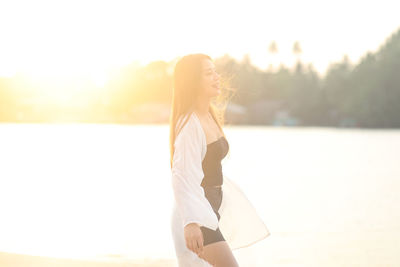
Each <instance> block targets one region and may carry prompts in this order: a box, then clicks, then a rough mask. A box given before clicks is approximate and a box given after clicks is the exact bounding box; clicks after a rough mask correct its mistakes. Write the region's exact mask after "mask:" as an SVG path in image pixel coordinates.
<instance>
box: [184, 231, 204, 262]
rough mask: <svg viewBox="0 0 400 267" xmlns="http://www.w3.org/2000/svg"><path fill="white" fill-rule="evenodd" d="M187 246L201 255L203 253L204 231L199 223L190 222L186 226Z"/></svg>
mask: <svg viewBox="0 0 400 267" xmlns="http://www.w3.org/2000/svg"><path fill="white" fill-rule="evenodd" d="M184 235H185V240H186V247H187V248H188V249H190V250H191V251H193V252H194V253H196V254H197V255H201V254H202V253H203V233H202V232H201V230H200V226H199V225H198V224H197V223H189V224H187V225H186V226H185V228H184Z"/></svg>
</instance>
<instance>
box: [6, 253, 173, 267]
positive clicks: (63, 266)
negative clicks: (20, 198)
mask: <svg viewBox="0 0 400 267" xmlns="http://www.w3.org/2000/svg"><path fill="white" fill-rule="evenodd" d="M0 266H1V267H54V266H57V267H67V266H68V267H69V266H73V267H78V266H79V267H80V266H82V267H95V266H96V267H128V266H129V267H139V266H143V267H161V266H162V267H176V266H177V264H176V260H174V259H154V260H150V259H144V260H130V259H121V258H115V259H114V258H105V259H93V260H87V259H85V260H82V259H66V258H54V257H43V256H31V255H22V254H14V253H5V252H0Z"/></svg>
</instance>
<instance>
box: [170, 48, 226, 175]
mask: <svg viewBox="0 0 400 267" xmlns="http://www.w3.org/2000/svg"><path fill="white" fill-rule="evenodd" d="M205 59H209V60H212V59H211V57H210V56H208V55H205V54H201V53H198V54H189V55H186V56H184V57H182V58H181V59H180V60H179V61H178V62H177V63H176V65H175V69H174V80H173V81H174V88H173V97H172V105H171V113H170V118H169V126H170V142H169V145H170V155H171V158H170V163H171V168H172V160H173V157H174V143H175V138H176V136H177V135H178V133H179V131H180V130H181V129H182V127H183V126H184V125H185V124H186V122H187V120H188V119H189V116H187V119H186V120H185V121H184V122H182V123H181V124H180V125H179V126H180V128H179V129H177V131H176V132H175V128H176V124H177V121H178V119H179V118H180V117H181V116H184V115H187V114H191V113H192V112H193V111H194V107H195V103H196V100H197V98H198V96H199V93H200V90H201V88H200V85H201V79H202V61H203V60H205ZM220 81H221V86H220V88H221V94H220V95H218V96H217V97H216V103H215V104H214V103H212V102H211V103H210V108H209V112H210V114H211V115H212V117H213V118H214V120H215V122H216V123H217V125H218V127H219V129H220V130H221V132H222V134H223V135H224V136H225V133H224V131H223V129H222V127H223V125H224V120H225V109H226V104H227V103H225V104H224V102H227V101H226V99H227V97H226V95H225V91H226V89H228V91H229V89H230V88H227V86H226V84H227V81H226V80H225V79H224V77H221V79H220Z"/></svg>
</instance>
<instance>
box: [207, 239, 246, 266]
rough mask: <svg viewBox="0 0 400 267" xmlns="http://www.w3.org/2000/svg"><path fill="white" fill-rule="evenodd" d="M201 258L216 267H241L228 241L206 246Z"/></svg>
mask: <svg viewBox="0 0 400 267" xmlns="http://www.w3.org/2000/svg"><path fill="white" fill-rule="evenodd" d="M200 257H201V258H203V259H204V260H206V261H208V262H209V263H210V264H212V265H213V266H216V267H239V264H238V263H237V262H236V259H235V257H234V256H233V253H232V250H231V248H230V247H229V246H228V243H226V241H218V242H215V243H211V244H208V245H206V246H204V247H203V253H202V254H200Z"/></svg>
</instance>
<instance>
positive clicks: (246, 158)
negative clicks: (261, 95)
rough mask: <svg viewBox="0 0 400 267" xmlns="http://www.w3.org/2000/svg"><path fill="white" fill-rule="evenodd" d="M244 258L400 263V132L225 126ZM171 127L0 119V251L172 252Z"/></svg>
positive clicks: (269, 262) (253, 262)
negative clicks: (252, 215) (248, 231)
mask: <svg viewBox="0 0 400 267" xmlns="http://www.w3.org/2000/svg"><path fill="white" fill-rule="evenodd" d="M225 132H226V136H227V139H228V142H229V145H230V151H229V154H228V155H227V156H226V158H224V160H223V162H222V164H223V171H224V173H226V174H227V175H228V176H229V177H230V178H231V179H232V180H234V181H235V182H236V183H237V184H238V185H240V186H241V188H242V190H243V192H244V193H245V194H246V195H247V197H248V198H249V200H250V201H251V202H252V203H253V204H254V206H255V208H256V210H257V211H258V212H259V214H260V216H261V217H262V218H263V219H264V222H265V224H266V225H267V227H268V229H269V230H270V232H271V235H270V236H269V237H267V238H266V239H264V240H262V241H260V242H258V243H256V244H255V245H253V246H251V247H248V248H243V249H239V250H235V251H234V254H235V256H236V257H237V259H238V262H239V263H240V264H242V265H243V266H257V267H258V266H260V267H261V266H305V267H310V266H315V267H317V266H318V267H320V266H324V267H328V266H332V267H337V266H366V267H368V266H400V160H399V151H400V131H399V130H354V129H334V128H312V127H310V128H286V127H255V126H250V127H242V126H235V127H233V126H227V127H226V128H225ZM168 134H169V130H168V126H167V125H150V126H149V125H135V126H127V125H111V124H104V125H99V124H0V251H3V252H16V253H24V254H30V255H46V256H57V257H58V256H59V257H72V258H90V257H99V256H104V255H108V256H118V255H119V256H120V257H129V258H175V254H174V253H175V252H174V248H173V241H172V236H171V233H170V225H169V223H170V216H171V208H172V199H173V194H172V189H171V184H170V167H169V146H168V142H169V136H168Z"/></svg>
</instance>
